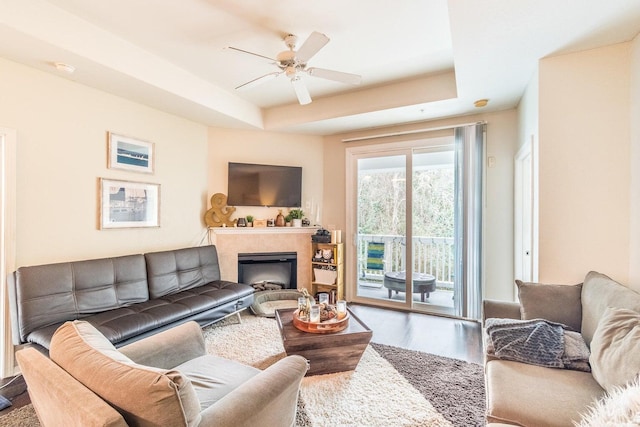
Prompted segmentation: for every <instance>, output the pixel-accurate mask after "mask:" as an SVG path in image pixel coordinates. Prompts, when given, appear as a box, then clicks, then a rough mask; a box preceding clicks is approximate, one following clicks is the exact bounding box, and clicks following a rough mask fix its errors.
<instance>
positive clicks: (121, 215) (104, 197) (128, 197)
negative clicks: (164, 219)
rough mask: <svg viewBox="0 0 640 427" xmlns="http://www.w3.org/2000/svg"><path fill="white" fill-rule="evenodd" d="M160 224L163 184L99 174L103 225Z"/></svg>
mask: <svg viewBox="0 0 640 427" xmlns="http://www.w3.org/2000/svg"><path fill="white" fill-rule="evenodd" d="M137 227H160V184H150V183H145V182H132V181H119V180H113V179H107V178H100V229H109V228H137Z"/></svg>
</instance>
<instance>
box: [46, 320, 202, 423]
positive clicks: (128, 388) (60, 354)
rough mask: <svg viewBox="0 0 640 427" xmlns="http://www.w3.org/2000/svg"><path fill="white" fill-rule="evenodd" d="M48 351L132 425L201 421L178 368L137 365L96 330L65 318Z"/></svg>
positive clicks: (190, 388)
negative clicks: (65, 320) (169, 368)
mask: <svg viewBox="0 0 640 427" xmlns="http://www.w3.org/2000/svg"><path fill="white" fill-rule="evenodd" d="M49 355H50V357H51V359H52V360H53V361H54V362H56V363H57V364H58V365H59V366H60V367H62V368H63V369H64V370H66V371H67V372H68V373H69V374H70V375H72V376H73V377H74V378H75V379H76V380H78V381H79V382H80V383H82V384H83V385H84V386H86V387H87V388H89V389H91V390H92V391H93V392H94V393H96V394H97V395H98V396H100V397H101V398H102V399H104V400H105V401H107V402H108V403H109V404H110V405H111V406H113V407H114V408H115V409H116V410H117V411H118V412H120V414H122V416H123V417H124V419H125V420H126V421H127V424H129V425H137V426H158V425H172V426H197V425H198V423H199V422H200V419H201V415H200V404H199V402H198V397H197V395H196V392H195V390H194V388H193V386H192V384H191V382H190V380H189V379H187V378H185V377H184V376H183V375H182V374H181V373H180V372H177V371H175V370H165V369H158V368H152V367H147V366H143V365H137V364H135V363H134V362H132V361H131V360H130V359H129V358H128V357H126V356H125V355H123V354H121V353H120V352H119V351H118V350H116V349H115V347H114V346H113V345H112V344H111V343H110V342H109V340H107V339H106V338H105V337H104V336H103V335H102V334H101V333H100V332H99V331H98V330H97V329H95V328H94V327H93V326H92V325H91V324H90V323H88V322H83V321H77V320H76V321H73V322H66V323H65V324H63V325H62V326H61V327H60V328H59V329H58V330H57V331H56V333H55V334H54V335H53V337H52V339H51V348H50V352H49Z"/></svg>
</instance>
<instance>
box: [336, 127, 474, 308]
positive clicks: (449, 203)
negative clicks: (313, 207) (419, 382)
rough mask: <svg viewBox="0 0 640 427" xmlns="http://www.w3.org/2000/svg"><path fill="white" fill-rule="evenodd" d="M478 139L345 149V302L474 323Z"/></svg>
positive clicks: (461, 135)
mask: <svg viewBox="0 0 640 427" xmlns="http://www.w3.org/2000/svg"><path fill="white" fill-rule="evenodd" d="M478 135H480V136H482V132H479V133H474V131H473V130H469V131H468V132H467V131H465V130H462V131H456V132H455V133H454V132H451V134H450V135H449V136H446V137H438V138H432V139H429V140H425V141H420V142H415V143H405V144H404V145H403V146H401V147H398V144H394V145H392V144H385V145H379V146H367V147H357V148H354V149H348V150H347V174H348V182H349V185H348V187H347V193H348V194H347V199H348V203H347V206H348V209H347V211H348V212H350V214H349V218H348V219H349V221H348V228H349V230H348V232H349V233H350V234H351V233H352V235H353V241H352V242H351V241H348V242H347V243H348V246H347V252H348V253H347V261H348V262H349V271H348V274H349V277H350V280H347V295H348V297H349V298H350V299H351V300H353V301H358V302H364V303H368V304H374V305H380V306H387V307H399V308H402V309H409V310H412V311H420V312H429V313H438V314H446V315H452V316H459V317H469V318H478V317H479V301H480V299H479V298H480V297H479V295H480V265H481V245H480V242H481V234H480V224H481V222H480V219H481V209H482V206H481V203H480V201H481V189H482V171H481V165H482V161H481V159H482V150H481V147H482V143H483V142H482V138H481V139H480V140H476V139H474V138H475V137H476V136H478ZM477 141H479V142H477ZM478 159H480V161H478Z"/></svg>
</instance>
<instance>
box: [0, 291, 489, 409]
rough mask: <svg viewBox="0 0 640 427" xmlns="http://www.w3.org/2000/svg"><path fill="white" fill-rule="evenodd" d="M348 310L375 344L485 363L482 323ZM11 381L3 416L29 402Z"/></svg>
mask: <svg viewBox="0 0 640 427" xmlns="http://www.w3.org/2000/svg"><path fill="white" fill-rule="evenodd" d="M349 308H350V309H351V311H352V312H353V313H354V314H355V315H356V316H358V317H359V318H360V319H361V320H362V321H363V322H364V323H365V324H366V325H367V326H369V328H370V329H371V330H372V331H373V337H372V339H371V341H372V342H375V343H379V344H386V345H392V346H395V347H401V348H406V349H409V350H416V351H422V352H426V353H431V354H436V355H438V356H444V357H450V358H453V359H460V360H465V361H467V362H472V363H482V360H483V356H482V328H481V326H480V324H479V323H476V322H471V321H466V320H460V319H452V318H447V317H439V316H431V315H428V314H421V313H409V312H403V311H396V310H391V309H385V308H378V307H372V306H366V305H360V304H350V305H349ZM11 380H12V378H5V379H3V380H0V395H2V396H4V397H6V398H7V399H9V400H10V401H11V403H12V405H11V406H9V407H8V408H6V409H3V410H2V411H0V416H2V415H5V414H6V413H8V412H9V411H12V410H14V409H17V408H19V407H21V406H24V405H26V404H28V403H29V402H30V401H29V394H28V393H27V391H26V384H25V382H24V379H23V378H22V376H19V377H17V378H16V379H15V381H13V382H11V384H8V383H9V382H10V381H11Z"/></svg>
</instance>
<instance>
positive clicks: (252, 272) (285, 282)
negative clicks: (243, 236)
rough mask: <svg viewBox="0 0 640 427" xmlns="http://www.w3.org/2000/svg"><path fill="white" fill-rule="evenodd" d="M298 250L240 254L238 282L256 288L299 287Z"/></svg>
mask: <svg viewBox="0 0 640 427" xmlns="http://www.w3.org/2000/svg"><path fill="white" fill-rule="evenodd" d="M297 271H298V255H297V253H296V252H266V253H265V252H259V253H239V254H238V282H239V283H246V284H247V285H251V286H253V287H254V288H256V290H265V289H267V290H269V289H297V287H298V283H297V282H298V280H297V279H298V278H297Z"/></svg>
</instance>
